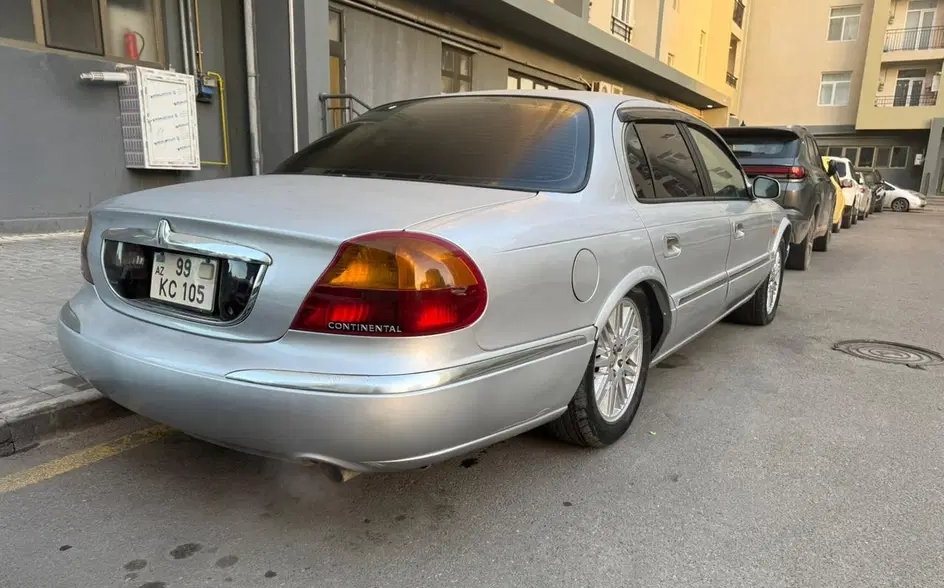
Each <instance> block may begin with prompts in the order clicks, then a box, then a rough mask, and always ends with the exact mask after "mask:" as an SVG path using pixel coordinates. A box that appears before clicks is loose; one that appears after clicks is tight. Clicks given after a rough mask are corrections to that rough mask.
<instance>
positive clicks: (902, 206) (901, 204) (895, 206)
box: [891, 198, 911, 212]
mask: <svg viewBox="0 0 944 588" xmlns="http://www.w3.org/2000/svg"><path fill="white" fill-rule="evenodd" d="M910 208H911V204H910V203H909V202H908V199H907V198H895V199H894V200H892V206H891V209H892V210H894V211H895V212H908V209H910Z"/></svg>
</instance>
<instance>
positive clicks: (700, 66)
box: [698, 31, 708, 75]
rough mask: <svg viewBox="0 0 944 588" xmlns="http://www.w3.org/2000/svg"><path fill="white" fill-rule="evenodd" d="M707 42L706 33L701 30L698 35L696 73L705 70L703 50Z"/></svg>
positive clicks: (699, 73)
mask: <svg viewBox="0 0 944 588" xmlns="http://www.w3.org/2000/svg"><path fill="white" fill-rule="evenodd" d="M707 44H708V33H706V32H705V31H702V32H701V34H700V35H699V36H698V75H701V74H702V73H703V72H704V71H705V50H706V48H707V47H706V45H707Z"/></svg>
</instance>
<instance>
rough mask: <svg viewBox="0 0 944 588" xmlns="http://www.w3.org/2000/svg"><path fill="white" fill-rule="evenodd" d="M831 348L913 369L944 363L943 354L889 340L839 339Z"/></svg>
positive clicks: (854, 355)
mask: <svg viewBox="0 0 944 588" xmlns="http://www.w3.org/2000/svg"><path fill="white" fill-rule="evenodd" d="M833 349H835V350H836V351H842V352H843V353H846V354H848V355H851V356H853V357H860V358H862V359H871V360H872V361H881V362H883V363H894V364H898V365H906V366H908V367H910V368H915V369H924V368H926V367H929V366H933V365H940V364H942V363H944V356H941V354H939V353H936V352H934V351H931V350H930V349H924V348H922V347H915V346H914V345H905V344H904V343H892V342H890V341H873V340H871V339H855V340H852V341H840V342H839V343H836V344H835V345H833Z"/></svg>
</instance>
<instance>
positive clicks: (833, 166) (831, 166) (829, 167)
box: [826, 161, 836, 176]
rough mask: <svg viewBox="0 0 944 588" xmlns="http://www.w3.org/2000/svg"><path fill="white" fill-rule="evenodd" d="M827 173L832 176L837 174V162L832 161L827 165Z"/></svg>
mask: <svg viewBox="0 0 944 588" xmlns="http://www.w3.org/2000/svg"><path fill="white" fill-rule="evenodd" d="M826 173H827V174H829V175H831V176H834V175H836V164H835V163H833V162H832V161H830V162H829V165H827V166H826Z"/></svg>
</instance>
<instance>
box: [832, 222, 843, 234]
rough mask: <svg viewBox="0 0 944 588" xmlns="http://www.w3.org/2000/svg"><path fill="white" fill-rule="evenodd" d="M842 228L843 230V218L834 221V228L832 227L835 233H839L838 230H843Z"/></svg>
mask: <svg viewBox="0 0 944 588" xmlns="http://www.w3.org/2000/svg"><path fill="white" fill-rule="evenodd" d="M841 230H842V221H841V220H840V221H839V222H838V223H833V229H832V231H833V232H834V233H838V232H839V231H841Z"/></svg>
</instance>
